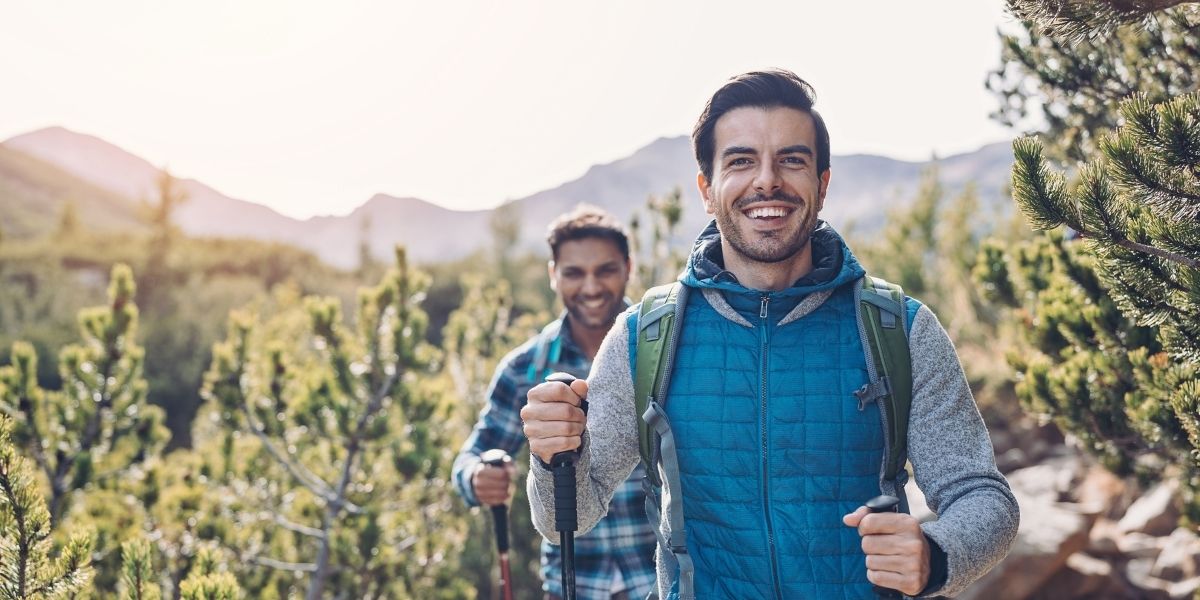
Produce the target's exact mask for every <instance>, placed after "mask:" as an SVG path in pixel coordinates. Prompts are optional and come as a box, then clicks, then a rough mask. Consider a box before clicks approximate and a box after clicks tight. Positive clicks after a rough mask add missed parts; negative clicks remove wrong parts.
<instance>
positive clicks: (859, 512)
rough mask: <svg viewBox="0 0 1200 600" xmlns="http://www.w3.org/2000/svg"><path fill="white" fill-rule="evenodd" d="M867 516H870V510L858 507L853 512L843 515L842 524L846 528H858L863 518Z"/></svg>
mask: <svg viewBox="0 0 1200 600" xmlns="http://www.w3.org/2000/svg"><path fill="white" fill-rule="evenodd" d="M869 514H871V510H870V509H868V508H867V507H865V506H860V507H858V508H857V509H856V510H855V511H854V512H852V513H850V514H848V515H844V516H843V517H842V524H844V525H846V526H847V527H858V524H859V523H860V522H862V520H863V517H865V516H867V515H869Z"/></svg>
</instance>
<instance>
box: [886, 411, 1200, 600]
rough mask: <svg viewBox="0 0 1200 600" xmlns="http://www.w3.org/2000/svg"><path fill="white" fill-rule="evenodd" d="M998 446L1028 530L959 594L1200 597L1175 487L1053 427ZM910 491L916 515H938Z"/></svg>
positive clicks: (1198, 563)
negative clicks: (1110, 461) (1099, 458)
mask: <svg viewBox="0 0 1200 600" xmlns="http://www.w3.org/2000/svg"><path fill="white" fill-rule="evenodd" d="M993 442H994V444H995V446H996V452H997V464H998V465H999V466H1000V468H1001V470H1002V471H1004V472H1005V475H1006V476H1007V477H1008V480H1009V482H1010V483H1011V484H1012V487H1013V491H1014V492H1015V494H1016V496H1017V500H1018V502H1019V503H1020V506H1021V527H1020V530H1019V532H1018V534H1017V541H1016V544H1015V545H1014V546H1013V550H1012V552H1011V553H1010V554H1009V556H1008V558H1006V559H1005V560H1004V562H1003V563H1001V564H1000V565H999V566H998V567H997V568H996V569H995V570H994V571H992V572H991V573H989V574H988V575H987V576H985V577H984V578H983V579H981V580H980V581H978V582H977V583H976V584H975V585H973V586H972V587H971V588H970V589H968V590H967V591H966V592H964V593H963V594H960V595H959V596H958V598H960V599H969V600H992V599H1003V600H1023V599H1029V600H1052V599H1053V600H1073V599H1077V598H1078V599H1083V598H1087V599H1089V600H1125V599H1152V600H1157V599H1169V598H1196V599H1200V591H1198V590H1200V536H1198V535H1197V532H1196V531H1195V530H1189V529H1187V528H1184V527H1179V526H1178V520H1179V498H1178V494H1177V490H1176V486H1175V484H1173V483H1161V484H1157V485H1155V486H1153V487H1150V488H1149V489H1139V488H1138V487H1137V485H1136V484H1135V483H1134V482H1131V481H1124V480H1122V479H1120V478H1118V477H1116V476H1114V475H1113V474H1112V473H1110V472H1109V471H1107V470H1105V469H1104V468H1103V467H1101V466H1099V465H1098V464H1096V462H1095V461H1094V460H1092V459H1091V458H1090V457H1088V456H1085V455H1084V454H1083V453H1082V452H1080V451H1079V450H1077V449H1074V448H1073V447H1072V446H1071V444H1069V443H1064V442H1063V441H1062V438H1061V436H1059V435H1058V433H1057V432H1056V431H1055V430H1054V429H1053V428H1052V427H1043V428H1031V429H1029V430H1028V431H1026V432H1024V433H1021V434H1016V433H1012V432H1004V431H1002V432H994V433H993ZM908 492H909V496H910V503H911V505H912V512H913V514H914V515H917V516H918V518H922V519H932V518H935V516H934V515H933V514H932V513H931V512H929V509H928V508H927V507H926V506H925V503H924V498H923V497H921V496H920V492H919V491H918V490H917V489H916V486H915V485H910V486H908Z"/></svg>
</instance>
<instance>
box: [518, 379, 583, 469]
mask: <svg viewBox="0 0 1200 600" xmlns="http://www.w3.org/2000/svg"><path fill="white" fill-rule="evenodd" d="M586 397H587V382H586V381H584V380H582V379H576V380H575V381H573V382H571V385H570V386H568V385H567V384H565V383H562V382H560V381H548V382H546V383H541V384H538V385H537V386H535V387H534V388H533V389H531V390H529V402H528V403H526V404H525V407H524V408H522V409H521V420H522V421H524V423H525V426H524V430H525V437H527V438H529V450H530V451H531V452H533V453H534V454H535V455H537V457H538V458H540V459H542V462H545V463H549V462H550V459H551V458H553V457H554V455H555V454H558V453H559V452H568V451H571V450H575V449H577V448H579V446H580V445H581V444H582V443H583V429H584V426H586V425H587V416H586V415H584V413H583V409H581V408H579V405H580V401H581V400H583V399H584V398H586Z"/></svg>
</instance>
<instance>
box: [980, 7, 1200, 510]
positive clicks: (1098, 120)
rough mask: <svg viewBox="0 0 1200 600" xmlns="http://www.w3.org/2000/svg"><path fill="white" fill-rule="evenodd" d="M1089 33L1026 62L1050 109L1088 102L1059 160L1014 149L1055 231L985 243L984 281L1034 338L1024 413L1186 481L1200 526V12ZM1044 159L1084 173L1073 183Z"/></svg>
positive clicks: (1088, 444) (1027, 146)
mask: <svg viewBox="0 0 1200 600" xmlns="http://www.w3.org/2000/svg"><path fill="white" fill-rule="evenodd" d="M1042 4H1043V5H1046V6H1053V5H1054V4H1052V3H1042ZM1152 9H1153V6H1151V5H1150V4H1145V5H1144V6H1142V7H1141V8H1140V9H1138V10H1141V12H1142V13H1143V15H1146V14H1147V13H1148V12H1149V11H1150V10H1152ZM1034 16H1035V17H1036V16H1037V15H1034ZM1038 18H1044V15H1043V16H1041V17H1038ZM1051 25H1052V26H1053V24H1051ZM1026 26H1027V28H1030V30H1031V31H1032V30H1033V27H1034V24H1032V23H1027V24H1026ZM1079 26H1080V27H1085V28H1086V27H1091V29H1089V30H1088V31H1090V32H1091V34H1089V36H1087V37H1088V40H1087V41H1084V42H1080V43H1078V44H1077V45H1074V46H1072V45H1071V44H1070V42H1069V40H1065V39H1062V38H1061V37H1058V38H1047V39H1049V40H1050V41H1049V44H1051V45H1052V46H1053V48H1054V52H1053V53H1043V54H1040V55H1038V54H1036V53H1031V54H1029V55H1026V56H1025V57H1023V58H1021V59H1020V60H1021V61H1022V63H1021V64H1022V65H1023V66H1022V67H1021V68H1025V69H1030V70H1032V71H1035V72H1037V74H1038V76H1039V78H1038V81H1039V84H1040V85H1041V89H1042V90H1050V92H1049V93H1047V94H1046V95H1047V96H1050V97H1052V98H1053V97H1058V98H1070V97H1071V94H1073V93H1075V92H1077V91H1078V90H1080V89H1086V90H1088V91H1087V92H1086V93H1084V94H1082V96H1081V97H1075V98H1073V100H1072V102H1068V103H1060V104H1058V105H1056V107H1053V108H1051V109H1050V111H1049V112H1051V113H1055V114H1056V115H1057V116H1056V117H1055V118H1051V119H1050V131H1049V135H1048V136H1047V137H1048V138H1049V139H1055V145H1054V146H1053V147H1052V148H1049V149H1046V148H1043V147H1042V146H1041V144H1040V143H1039V142H1038V141H1037V140H1035V139H1031V138H1026V139H1019V140H1017V141H1016V142H1014V145H1013V147H1014V154H1015V158H1016V162H1015V164H1014V168H1013V191H1014V198H1015V199H1016V200H1017V203H1018V205H1019V206H1020V208H1021V210H1022V211H1023V212H1024V214H1025V215H1026V217H1027V218H1028V219H1029V220H1030V222H1031V223H1032V225H1033V226H1034V227H1035V228H1036V229H1041V230H1048V231H1049V234H1048V235H1047V236H1046V237H1044V238H1042V239H1040V240H1038V241H1035V242H1033V243H1030V244H1024V245H1018V246H1015V247H1005V246H1003V245H1000V244H995V243H993V244H989V245H988V246H986V247H985V248H984V251H983V252H982V254H981V264H983V265H986V266H985V267H983V268H980V269H978V271H977V272H978V273H979V275H980V276H981V278H982V279H983V281H984V283H985V287H986V289H988V290H989V291H990V292H991V293H993V294H994V297H995V298H996V299H997V300H998V301H1002V302H1005V303H1008V304H1009V305H1010V306H1013V307H1014V310H1015V311H1016V312H1015V313H1014V314H1015V315H1016V316H1018V317H1020V318H1022V319H1023V322H1024V323H1025V324H1026V325H1027V328H1026V332H1025V340H1026V343H1027V347H1026V348H1025V349H1023V351H1021V352H1014V353H1011V354H1010V356H1009V361H1010V363H1011V364H1012V365H1013V366H1014V367H1015V368H1016V369H1017V370H1018V372H1019V373H1020V374H1021V381H1020V383H1019V385H1018V393H1019V394H1020V395H1021V398H1022V401H1023V403H1024V405H1025V406H1026V407H1027V408H1028V409H1029V410H1031V411H1032V412H1035V413H1037V414H1041V415H1045V416H1048V417H1050V418H1052V419H1054V421H1055V422H1056V423H1057V424H1058V425H1059V426H1060V428H1062V429H1063V430H1064V431H1067V432H1070V433H1072V434H1074V435H1075V437H1076V438H1077V439H1079V440H1080V441H1081V443H1082V445H1083V446H1084V447H1085V448H1088V449H1089V450H1091V451H1093V452H1094V453H1095V454H1097V455H1098V456H1099V457H1101V459H1102V460H1103V461H1104V463H1105V464H1106V465H1108V466H1109V467H1110V468H1112V469H1114V470H1115V471H1116V472H1118V473H1122V474H1127V473H1136V474H1138V475H1139V476H1140V477H1141V478H1142V479H1144V480H1147V481H1148V480H1155V479H1159V478H1163V477H1177V478H1179V479H1180V480H1181V481H1182V483H1183V486H1182V489H1183V494H1184V498H1185V501H1186V510H1185V517H1186V518H1187V519H1188V520H1190V521H1192V522H1200V416H1198V415H1200V373H1198V370H1200V341H1198V340H1200V268H1198V267H1200V221H1198V220H1197V217H1198V216H1200V102H1198V101H1197V99H1198V96H1197V94H1196V92H1195V89H1196V77H1197V73H1198V71H1197V69H1196V65H1200V49H1198V48H1200V41H1198V39H1197V36H1196V31H1197V30H1198V28H1200V12H1197V7H1195V6H1192V5H1188V6H1179V7H1177V8H1174V9H1172V10H1169V11H1165V12H1161V13H1155V14H1152V15H1149V16H1147V17H1146V21H1145V25H1144V28H1142V29H1139V28H1137V27H1132V26H1127V27H1122V28H1119V29H1117V30H1116V31H1108V30H1107V29H1105V28H1104V27H1107V26H1102V27H1099V28H1097V26H1096V24H1095V23H1091V24H1090V25H1089V24H1088V23H1083V24H1081V25H1079ZM1092 34H1094V35H1092ZM1038 48H1039V50H1044V47H1043V44H1040V43H1039V44H1038ZM1147 48H1154V49H1157V51H1156V52H1146V50H1147ZM1060 57H1061V60H1060ZM1006 58H1008V59H1011V58H1012V56H1011V54H1009V53H1008V51H1006ZM1041 61H1044V62H1041ZM1088 65H1101V66H1102V67H1103V68H1110V67H1113V68H1115V69H1116V70H1115V71H1113V72H1112V73H1107V74H1106V73H1105V72H1102V71H1097V70H1094V69H1091V68H1090V67H1089V66H1088ZM1106 77H1111V80H1106ZM1123 96H1129V98H1128V99H1127V100H1125V101H1124V102H1123V103H1121V105H1120V108H1119V110H1117V109H1116V108H1113V102H1114V101H1116V100H1117V99H1118V98H1120V97H1123ZM1076 100H1077V101H1078V102H1075V101H1076ZM1114 126H1115V129H1114ZM1063 131H1073V132H1075V133H1072V134H1070V135H1067V136H1065V138H1063V139H1056V138H1058V137H1059V135H1058V134H1061V133H1062V132H1063ZM1043 151H1047V152H1048V153H1049V154H1051V155H1054V156H1059V157H1061V156H1066V157H1071V158H1085V159H1089V162H1088V163H1087V164H1086V165H1084V166H1083V167H1082V169H1081V170H1080V171H1079V174H1078V177H1077V179H1075V180H1072V181H1071V182H1069V183H1068V179H1067V177H1066V176H1065V175H1063V174H1061V173H1057V172H1054V171H1053V170H1052V169H1051V168H1050V167H1048V166H1047V164H1046V161H1045V160H1044V158H1043ZM1062 225H1066V226H1068V227H1070V228H1071V230H1072V231H1069V232H1068V233H1066V234H1064V233H1063V232H1062V231H1061V230H1060V229H1059V228H1060V227H1061V226H1062ZM1076 237H1082V239H1083V242H1082V243H1079V242H1075V241H1072V240H1073V239H1074V238H1076Z"/></svg>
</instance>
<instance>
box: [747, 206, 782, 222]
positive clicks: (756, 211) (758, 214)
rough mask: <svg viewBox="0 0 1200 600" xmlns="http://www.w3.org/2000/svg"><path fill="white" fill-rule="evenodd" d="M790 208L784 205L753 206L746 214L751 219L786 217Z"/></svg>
mask: <svg viewBox="0 0 1200 600" xmlns="http://www.w3.org/2000/svg"><path fill="white" fill-rule="evenodd" d="M787 214H788V210H787V209H786V208H783V207H782V206H770V207H764V208H752V209H750V210H748V211H746V216H747V217H750V218H751V219H765V218H769V217H784V216H787Z"/></svg>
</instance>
